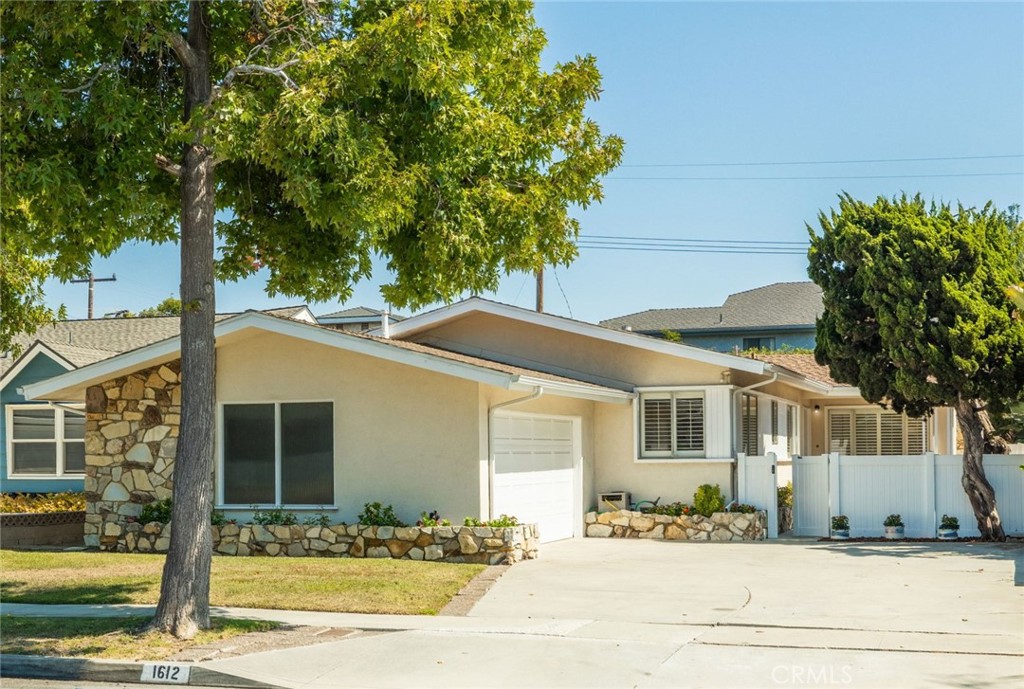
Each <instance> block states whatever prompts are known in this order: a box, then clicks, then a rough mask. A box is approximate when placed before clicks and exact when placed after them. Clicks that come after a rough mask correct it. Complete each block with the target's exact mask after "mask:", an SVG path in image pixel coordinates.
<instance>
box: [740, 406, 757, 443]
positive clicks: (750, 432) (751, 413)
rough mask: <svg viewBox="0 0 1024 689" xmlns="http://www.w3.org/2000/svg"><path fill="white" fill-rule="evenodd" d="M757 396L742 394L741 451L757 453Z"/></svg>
mask: <svg viewBox="0 0 1024 689" xmlns="http://www.w3.org/2000/svg"><path fill="white" fill-rule="evenodd" d="M757 446H758V442H757V398H756V397H754V396H753V395H743V452H744V453H745V454H747V455H751V456H755V455H757V449H758V447H757Z"/></svg>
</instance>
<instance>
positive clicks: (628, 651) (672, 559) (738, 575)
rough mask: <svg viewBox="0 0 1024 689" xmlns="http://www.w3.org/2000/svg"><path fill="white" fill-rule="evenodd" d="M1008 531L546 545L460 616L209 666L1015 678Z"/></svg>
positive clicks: (351, 671)
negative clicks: (928, 537)
mask: <svg viewBox="0 0 1024 689" xmlns="http://www.w3.org/2000/svg"><path fill="white" fill-rule="evenodd" d="M1022 568H1024V549H1022V547H1021V546H1020V545H1007V546H982V545H973V544H972V545H967V544H953V545H949V544H910V543H908V544H890V543H884V544H857V543H853V544H820V543H816V542H814V541H789V542H785V541H784V542H769V543H737V544H731V543H678V542H676V543H668V542H652V541H640V540H615V539H609V540H603V539H581V540H573V541H565V542H561V543H554V544H547V545H545V547H544V548H543V550H542V553H541V559H539V560H536V561H533V562H526V563H522V564H518V565H515V566H514V567H511V568H510V569H509V570H508V571H507V572H506V573H505V575H504V576H503V577H502V578H501V579H500V580H499V581H498V582H497V584H495V586H494V587H493V588H492V589H491V591H490V592H489V593H488V594H487V595H486V596H485V597H484V598H483V599H482V600H481V601H480V602H479V603H478V604H477V605H476V606H475V607H474V608H473V610H472V611H471V613H470V615H469V616H468V617H463V618H441V617H437V618H418V619H417V620H415V621H412V620H409V621H406V620H407V619H408V618H405V619H399V618H393V620H389V621H377V622H373V623H372V624H371V623H368V622H367V623H363V624H362V626H363V627H364V628H375V629H378V630H385V629H390V630H394V631H390V632H388V633H379V634H373V635H364V636H358V637H353V638H351V639H347V640H344V641H339V642H335V643H328V644H322V645H319V646H314V647H307V648H301V649H292V650H286V651H274V652H270V653H264V654H258V655H254V656H246V657H244V658H238V659H231V660H225V661H216V662H213V663H209V664H208V665H209V667H211V668H212V669H217V670H221V671H223V672H233V673H235V674H240V675H244V676H248V677H252V678H255V679H261V680H263V681H267V682H273V683H277V684H281V685H284V686H290V687H404V686H417V687H787V686H791V687H798V686H799V687H804V686H849V687H1008V686H1024V574H1022V572H1024V569H1022Z"/></svg>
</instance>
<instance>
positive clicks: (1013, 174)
mask: <svg viewBox="0 0 1024 689" xmlns="http://www.w3.org/2000/svg"><path fill="white" fill-rule="evenodd" d="M1022 175H1024V172H964V173H949V174H925V175H814V176H792V177H615V176H612V177H605V178H604V179H605V180H608V181H611V180H615V181H626V180H629V181H655V180H689V181H692V182H750V181H792V180H830V179H923V178H931V177H1020V176H1022Z"/></svg>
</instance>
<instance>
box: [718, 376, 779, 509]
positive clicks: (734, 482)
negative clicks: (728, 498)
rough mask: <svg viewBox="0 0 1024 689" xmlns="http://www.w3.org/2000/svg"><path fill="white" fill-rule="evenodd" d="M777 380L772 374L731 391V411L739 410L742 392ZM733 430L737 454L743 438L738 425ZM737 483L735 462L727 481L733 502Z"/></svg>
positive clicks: (737, 488) (777, 377)
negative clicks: (757, 381) (769, 376)
mask: <svg viewBox="0 0 1024 689" xmlns="http://www.w3.org/2000/svg"><path fill="white" fill-rule="evenodd" d="M778 379H779V374H778V373H773V374H772V377H771V378H769V379H768V380H762V381H761V382H760V383H754V384H753V385H748V386H746V387H745V388H739V389H737V390H734V391H733V400H732V408H733V411H734V412H735V411H736V410H737V409H738V408H739V403H740V395H742V394H743V393H744V392H749V391H750V390H754V389H755V388H760V387H764V386H765V385H771V384H772V383H774V382H775V381H777V380H778ZM734 428H735V429H736V431H735V432H734V433H733V434H732V440H733V443H735V447H734V450H735V451H734V452H733V454H737V453H739V450H740V446H741V445H742V443H743V438H742V433H741V432H740V430H739V428H740V424H736V425H735V427H734ZM737 441H739V442H737ZM738 482H739V473H738V468H737V466H736V462H733V463H732V477H731V480H730V481H729V484H730V488H731V489H732V499H733V500H736V499H737V498H736V493H737V491H739V485H737V484H738Z"/></svg>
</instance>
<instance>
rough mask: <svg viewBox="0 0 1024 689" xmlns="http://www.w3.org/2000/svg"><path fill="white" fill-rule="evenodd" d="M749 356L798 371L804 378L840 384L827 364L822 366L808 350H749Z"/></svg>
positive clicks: (835, 385)
mask: <svg viewBox="0 0 1024 689" xmlns="http://www.w3.org/2000/svg"><path fill="white" fill-rule="evenodd" d="M750 358H752V359H757V360H758V361H763V362H765V363H767V364H772V365H773V366H781V367H782V368H785V369H788V370H790V371H793V372H794V373H799V374H800V375H801V376H803V377H805V378H809V379H811V380H813V381H816V382H819V383H824V384H825V385H829V386H832V387H839V386H842V383H839V382H837V381H836V380H834V379H833V378H832V374H831V371H830V370H829V368H828V366H822V365H821V364H819V363H818V362H817V361H815V360H814V354H812V353H810V352H750Z"/></svg>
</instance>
